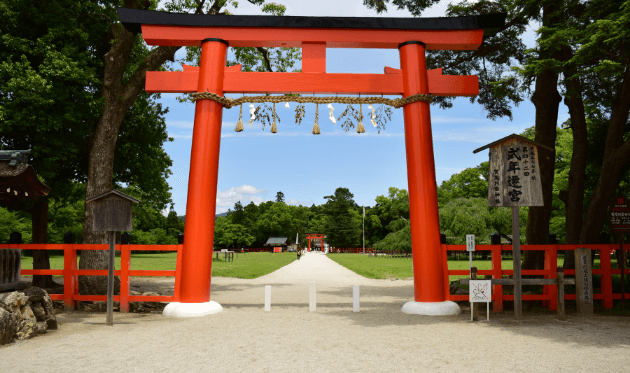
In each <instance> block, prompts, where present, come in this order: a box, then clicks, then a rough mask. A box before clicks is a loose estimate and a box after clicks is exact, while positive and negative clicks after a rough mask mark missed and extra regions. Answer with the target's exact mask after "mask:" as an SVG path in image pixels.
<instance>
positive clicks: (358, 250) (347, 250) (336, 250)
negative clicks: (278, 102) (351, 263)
mask: <svg viewBox="0 0 630 373" xmlns="http://www.w3.org/2000/svg"><path fill="white" fill-rule="evenodd" d="M365 252H366V253H372V248H371V247H366V248H365ZM329 253H332V254H337V253H339V254H341V253H344V254H363V248H362V247H352V248H345V249H343V248H337V247H333V248H331V249H330V250H329Z"/></svg>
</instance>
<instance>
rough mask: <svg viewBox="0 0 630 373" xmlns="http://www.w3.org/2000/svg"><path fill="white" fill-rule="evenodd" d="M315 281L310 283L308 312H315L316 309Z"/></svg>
mask: <svg viewBox="0 0 630 373" xmlns="http://www.w3.org/2000/svg"><path fill="white" fill-rule="evenodd" d="M316 286H317V285H316V283H315V281H311V290H310V293H309V302H308V310H309V311H310V312H315V311H316V309H317V288H316Z"/></svg>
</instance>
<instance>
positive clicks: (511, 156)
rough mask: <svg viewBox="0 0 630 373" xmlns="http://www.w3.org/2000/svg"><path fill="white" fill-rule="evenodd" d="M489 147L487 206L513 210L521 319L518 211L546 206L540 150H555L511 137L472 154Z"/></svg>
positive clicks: (517, 309)
mask: <svg viewBox="0 0 630 373" xmlns="http://www.w3.org/2000/svg"><path fill="white" fill-rule="evenodd" d="M488 148H490V172H489V174H488V206H489V207H512V254H513V255H512V256H513V270H514V317H515V318H516V319H520V318H521V316H522V291H521V290H522V289H521V243H520V241H521V235H520V225H519V224H520V223H519V220H520V218H519V208H520V207H521V206H543V195H542V184H541V183H540V167H539V166H538V149H539V148H540V149H543V150H546V151H549V152H553V149H552V148H550V147H548V146H545V145H542V144H538V143H535V142H533V141H532V140H530V139H527V138H525V137H523V136H519V135H515V134H512V135H510V136H507V137H504V138H502V139H500V140H497V141H495V142H493V143H491V144H488V145H486V146H483V147H481V148H479V149H477V150H475V151H473V153H478V152H480V151H482V150H484V149H488Z"/></svg>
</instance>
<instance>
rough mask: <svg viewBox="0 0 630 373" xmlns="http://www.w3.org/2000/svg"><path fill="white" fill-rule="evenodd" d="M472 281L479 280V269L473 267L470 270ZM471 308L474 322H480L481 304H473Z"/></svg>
mask: <svg viewBox="0 0 630 373" xmlns="http://www.w3.org/2000/svg"><path fill="white" fill-rule="evenodd" d="M470 279H471V280H476V279H477V267H472V268H471V269H470ZM469 284H470V283H469ZM468 286H470V285H468ZM469 291H470V290H469ZM470 308H471V309H472V315H473V321H479V303H477V302H474V303H471V304H470Z"/></svg>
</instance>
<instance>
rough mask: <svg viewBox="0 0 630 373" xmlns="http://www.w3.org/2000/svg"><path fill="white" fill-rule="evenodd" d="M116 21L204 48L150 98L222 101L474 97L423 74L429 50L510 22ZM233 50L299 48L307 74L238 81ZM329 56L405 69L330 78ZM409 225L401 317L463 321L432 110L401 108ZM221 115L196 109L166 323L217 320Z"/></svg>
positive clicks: (156, 84)
mask: <svg viewBox="0 0 630 373" xmlns="http://www.w3.org/2000/svg"><path fill="white" fill-rule="evenodd" d="M118 15H119V18H120V21H121V22H122V23H123V24H124V25H125V27H126V28H127V29H128V30H130V31H131V32H134V33H142V35H143V37H144V40H145V41H146V43H147V44H148V45H164V46H195V47H201V59H200V63H199V67H198V68H195V67H186V68H185V69H184V71H182V72H162V71H160V72H157V71H156V72H147V76H146V91H147V92H150V93H157V92H179V93H192V92H213V93H216V94H218V95H220V96H223V95H224V94H225V93H278V94H279V93H305V94H312V93H318V94H321V93H334V94H337V93H339V94H359V93H362V94H364V95H368V94H374V95H402V96H403V97H408V96H413V95H416V94H431V95H434V96H475V95H477V94H478V93H479V82H478V77H476V76H448V75H443V74H442V69H436V70H430V71H427V68H426V57H425V52H426V51H427V50H474V49H476V48H478V47H479V46H480V45H481V43H482V42H483V38H484V36H489V35H493V34H494V33H496V32H497V30H498V29H499V28H500V27H502V26H503V25H504V23H505V14H490V15H482V16H469V17H452V18H365V17H287V16H283V17H279V16H238V15H229V16H228V15H197V14H180V13H167V12H159V11H145V10H136V9H127V8H118ZM228 47H298V48H299V47H301V48H302V72H301V73H294V72H292V73H276V72H241V71H240V66H231V67H226V62H227V48H228ZM327 48H376V49H398V51H399V53H400V69H392V68H388V67H385V71H384V74H329V73H326V49H327ZM403 113H404V122H405V123H404V125H405V147H406V157H407V178H408V185H409V205H410V206H409V207H410V222H411V242H412V248H413V249H412V261H413V271H414V301H411V302H408V303H406V304H405V305H404V306H403V308H402V311H403V312H406V313H415V314H423V315H450V314H458V313H460V312H461V311H460V309H459V306H458V305H457V304H456V303H454V302H450V301H446V296H447V292H448V276H447V274H446V273H445V272H444V268H445V260H446V253H445V252H444V251H443V250H442V249H441V246H440V224H439V216H438V204H437V193H436V180H435V164H434V159H433V141H432V134H431V116H430V109H429V103H428V102H424V101H417V102H413V103H410V104H407V105H405V106H404V108H403ZM222 114H223V107H222V106H221V104H219V103H218V102H216V101H213V100H211V99H201V100H199V101H197V102H196V104H195V121H194V129H193V137H192V150H191V161H190V174H189V180H188V200H187V201H188V202H187V207H186V227H185V231H184V234H185V237H186V241H185V242H184V248H183V256H182V262H181V263H182V272H181V283H180V299H179V300H180V302H177V303H170V304H169V305H168V306H167V308H166V309H165V310H164V315H165V316H172V317H194V316H201V315H207V314H212V313H216V312H220V311H221V310H222V307H221V306H220V305H219V304H218V303H216V302H213V301H210V280H211V273H212V243H213V235H214V217H215V209H216V190H217V177H218V171H219V147H220V144H221V119H222Z"/></svg>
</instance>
